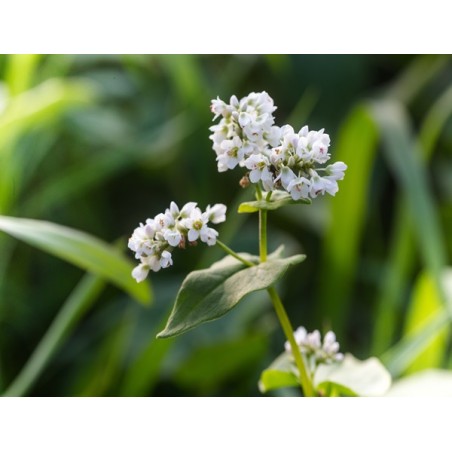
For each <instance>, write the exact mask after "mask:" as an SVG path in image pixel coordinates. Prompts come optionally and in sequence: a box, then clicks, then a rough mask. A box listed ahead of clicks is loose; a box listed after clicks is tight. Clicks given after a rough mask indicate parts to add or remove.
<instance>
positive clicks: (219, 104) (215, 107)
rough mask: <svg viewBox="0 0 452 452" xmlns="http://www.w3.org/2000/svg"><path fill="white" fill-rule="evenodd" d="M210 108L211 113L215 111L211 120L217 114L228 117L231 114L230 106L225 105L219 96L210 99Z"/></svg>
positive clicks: (216, 116)
mask: <svg viewBox="0 0 452 452" xmlns="http://www.w3.org/2000/svg"><path fill="white" fill-rule="evenodd" d="M210 109H211V111H212V113H215V117H214V118H213V120H214V121H215V119H217V118H218V116H220V115H221V116H224V117H228V116H229V115H230V114H231V108H230V107H229V106H228V105H226V103H225V102H223V101H222V100H221V99H220V98H219V97H217V98H216V99H213V100H212V104H211V105H210Z"/></svg>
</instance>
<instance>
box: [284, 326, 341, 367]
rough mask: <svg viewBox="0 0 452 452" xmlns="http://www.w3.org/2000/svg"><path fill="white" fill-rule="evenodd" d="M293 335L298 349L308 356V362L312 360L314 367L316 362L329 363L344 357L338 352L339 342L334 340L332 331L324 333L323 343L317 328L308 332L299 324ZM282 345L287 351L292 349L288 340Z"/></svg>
mask: <svg viewBox="0 0 452 452" xmlns="http://www.w3.org/2000/svg"><path fill="white" fill-rule="evenodd" d="M294 336H295V341H296V343H297V344H298V346H299V347H300V351H301V352H302V353H304V354H305V355H306V356H307V357H308V360H309V362H310V363H311V362H312V361H313V362H314V367H315V366H316V365H317V364H321V363H325V364H330V363H333V362H338V361H342V360H343V359H344V355H343V354H342V353H339V343H338V342H336V335H335V334H334V333H333V332H332V331H328V332H327V333H326V334H325V336H324V338H323V344H322V339H321V336H320V332H319V331H318V330H314V331H313V332H312V333H308V332H307V331H306V328H304V327H302V326H300V327H299V328H297V330H296V331H294ZM284 347H285V349H286V351H287V352H289V353H290V352H291V351H292V348H291V346H290V344H289V342H286V343H285V344H284Z"/></svg>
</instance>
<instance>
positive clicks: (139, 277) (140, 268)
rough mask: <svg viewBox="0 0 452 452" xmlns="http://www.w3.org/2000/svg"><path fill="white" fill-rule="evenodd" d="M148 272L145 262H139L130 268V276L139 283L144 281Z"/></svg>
mask: <svg viewBox="0 0 452 452" xmlns="http://www.w3.org/2000/svg"><path fill="white" fill-rule="evenodd" d="M148 273H149V266H148V265H146V264H139V265H137V266H136V267H135V268H134V269H133V270H132V277H133V278H134V279H136V281H137V282H138V283H139V282H141V281H144V280H145V279H146V278H147V276H148Z"/></svg>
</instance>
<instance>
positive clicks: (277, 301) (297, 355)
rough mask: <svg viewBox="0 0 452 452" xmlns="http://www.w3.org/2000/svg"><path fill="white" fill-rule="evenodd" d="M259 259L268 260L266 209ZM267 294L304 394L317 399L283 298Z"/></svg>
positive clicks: (261, 211) (262, 213) (262, 216)
mask: <svg viewBox="0 0 452 452" xmlns="http://www.w3.org/2000/svg"><path fill="white" fill-rule="evenodd" d="M261 196H262V195H261ZM259 257H260V261H261V262H265V261H266V260H267V210H265V209H259ZM267 292H268V294H269V295H270V298H271V300H272V302H273V307H274V308H275V311H276V315H277V316H278V320H279V323H280V324H281V327H282V329H283V331H284V334H285V336H286V338H287V340H288V341H289V344H290V347H291V349H292V354H293V356H294V359H295V364H296V366H297V368H298V372H299V379H300V385H301V387H302V389H303V393H304V395H305V396H306V397H315V395H316V394H315V390H314V387H313V385H312V381H311V379H310V377H309V375H308V373H307V371H306V364H305V362H304V359H303V356H302V355H301V352H300V348H299V346H298V344H297V342H296V341H295V337H294V335H293V328H292V325H291V323H290V320H289V317H288V316H287V313H286V310H285V309H284V306H283V304H282V301H281V298H279V295H278V293H277V292H276V290H275V288H274V287H269V288H268V289H267Z"/></svg>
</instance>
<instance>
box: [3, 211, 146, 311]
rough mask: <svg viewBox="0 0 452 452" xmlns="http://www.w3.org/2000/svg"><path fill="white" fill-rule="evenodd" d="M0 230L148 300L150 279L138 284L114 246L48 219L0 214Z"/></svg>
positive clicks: (135, 296)
mask: <svg viewBox="0 0 452 452" xmlns="http://www.w3.org/2000/svg"><path fill="white" fill-rule="evenodd" d="M0 230H1V231H3V232H6V233H7V234H9V235H12V236H13V237H15V238H16V239H19V240H22V241H24V242H25V243H28V244H29V245H32V246H35V247H36V248H39V249H41V250H43V251H46V252H48V253H50V254H52V255H54V256H56V257H59V258H61V259H63V260H65V261H67V262H70V263H72V264H74V265H76V266H78V267H80V268H82V269H84V270H87V271H89V272H91V273H94V274H96V275H99V276H102V277H104V278H105V279H107V280H109V281H110V282H112V283H113V284H115V285H116V286H118V287H119V288H121V289H123V290H125V291H126V292H127V293H129V294H130V295H131V296H132V297H133V298H135V299H136V300H138V301H140V302H142V303H145V304H147V303H148V302H149V301H150V299H151V291H150V286H149V282H148V281H146V282H145V283H142V284H137V283H136V282H135V280H134V279H133V278H132V276H131V271H132V269H133V264H132V262H130V261H129V259H127V258H126V257H124V256H123V255H122V254H121V253H120V252H119V251H118V250H117V249H116V248H114V247H113V246H111V245H109V244H108V243H105V242H103V241H101V240H99V239H97V238H95V237H93V236H91V235H88V234H86V233H84V232H80V231H76V230H75V229H70V228H68V227H65V226H60V225H57V224H54V223H49V222H47V221H39V220H29V219H24V218H14V217H5V216H0Z"/></svg>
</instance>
